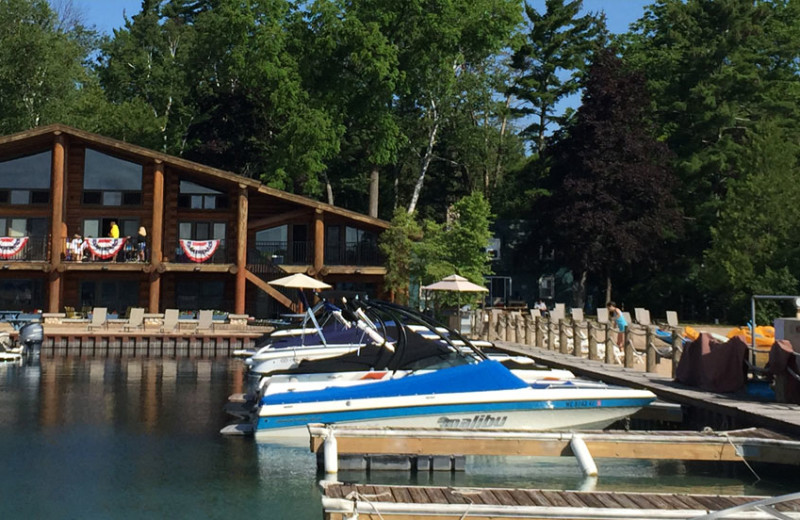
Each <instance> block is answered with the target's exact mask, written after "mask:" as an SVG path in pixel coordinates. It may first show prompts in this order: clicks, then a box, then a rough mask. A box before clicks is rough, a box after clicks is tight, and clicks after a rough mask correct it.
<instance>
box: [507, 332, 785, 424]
mask: <svg viewBox="0 0 800 520" xmlns="http://www.w3.org/2000/svg"><path fill="white" fill-rule="evenodd" d="M496 345H497V347H498V348H501V349H503V350H505V351H507V352H509V353H514V354H522V355H525V356H528V357H531V358H533V359H534V360H536V361H537V362H539V363H542V364H544V365H547V366H550V367H554V368H563V369H567V370H571V371H572V372H573V373H575V374H576V375H579V376H583V377H587V378H591V379H595V380H599V381H605V382H607V383H612V384H618V385H624V386H628V387H632V388H644V389H647V390H650V391H651V392H653V393H654V394H656V395H657V396H658V397H659V398H660V399H664V400H666V401H671V402H673V403H678V404H681V405H684V406H685V407H686V411H687V414H686V415H687V422H686V423H685V426H688V427H693V428H702V427H704V426H711V427H712V428H716V429H735V428H749V427H759V428H768V429H770V430H775V431H779V432H781V433H785V434H787V435H791V436H796V437H800V405H794V404H786V403H775V402H767V401H764V400H759V399H758V398H756V397H753V396H749V395H743V394H718V393H712V392H705V391H703V390H700V389H698V388H695V387H690V386H686V385H682V384H680V383H677V382H675V381H674V380H673V379H672V378H671V377H668V376H664V375H660V374H657V373H648V372H643V371H640V370H635V369H630V368H624V367H622V366H620V365H608V364H604V363H602V362H601V361H594V360H589V359H585V358H581V357H576V356H572V355H568V354H560V353H558V352H555V351H552V350H546V349H542V348H537V347H532V346H528V345H521V344H517V343H509V342H498V343H497V344H496Z"/></svg>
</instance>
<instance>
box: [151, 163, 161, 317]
mask: <svg viewBox="0 0 800 520" xmlns="http://www.w3.org/2000/svg"><path fill="white" fill-rule="evenodd" d="M163 237H164V163H163V162H162V161H156V162H155V164H154V167H153V215H152V228H151V229H150V265H151V267H152V269H151V272H150V290H149V292H148V295H149V296H148V300H149V301H148V305H147V308H148V310H149V311H150V312H158V310H159V307H160V306H161V272H160V271H159V269H158V267H159V266H160V265H161V262H162V260H163V259H164V253H163Z"/></svg>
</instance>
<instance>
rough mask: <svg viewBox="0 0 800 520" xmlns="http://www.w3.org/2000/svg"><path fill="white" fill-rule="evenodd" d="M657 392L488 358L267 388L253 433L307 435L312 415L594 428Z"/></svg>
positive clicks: (451, 425) (322, 419)
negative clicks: (573, 379)
mask: <svg viewBox="0 0 800 520" xmlns="http://www.w3.org/2000/svg"><path fill="white" fill-rule="evenodd" d="M654 399H655V395H653V394H652V393H651V392H648V391H646V390H632V389H627V388H618V387H612V386H607V385H602V384H591V385H581V384H577V383H570V382H565V381H559V382H555V383H553V384H547V383H542V384H538V385H530V384H528V383H526V382H525V381H523V380H521V379H520V378H518V377H516V376H515V375H513V374H512V373H511V372H510V371H509V370H508V369H507V368H505V367H504V366H502V365H501V364H500V363H498V362H495V361H491V360H485V361H480V362H478V363H469V364H463V365H459V366H451V367H449V368H442V369H439V370H436V371H432V372H427V373H424V374H419V375H413V374H412V375H407V376H405V377H402V378H399V379H391V380H387V381H377V382H373V383H370V384H363V385H355V386H338V387H329V388H324V389H318V390H310V391H300V392H285V393H276V394H266V395H264V396H262V397H261V398H260V400H259V403H258V407H257V413H256V414H255V417H254V429H255V435H256V439H257V440H259V441H267V442H268V441H278V442H286V441H288V440H290V439H295V440H305V439H306V438H307V435H308V431H307V428H306V425H307V424H309V423H326V424H329V423H339V424H341V423H346V424H358V425H363V426H387V427H416V428H442V429H465V428H466V429H478V430H492V429H521V430H549V429H595V428H604V427H606V426H608V425H610V424H611V423H613V422H615V421H617V420H619V419H622V418H624V417H627V416H629V415H630V414H632V413H634V412H636V411H637V410H639V409H640V408H642V407H644V406H646V405H647V404H649V403H650V402H652V401H653V400H654Z"/></svg>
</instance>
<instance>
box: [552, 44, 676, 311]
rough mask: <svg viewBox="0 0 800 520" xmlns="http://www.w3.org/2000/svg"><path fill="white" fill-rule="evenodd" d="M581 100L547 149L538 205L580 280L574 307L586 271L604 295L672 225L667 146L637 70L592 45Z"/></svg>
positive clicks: (659, 244) (671, 181) (659, 242)
mask: <svg viewBox="0 0 800 520" xmlns="http://www.w3.org/2000/svg"><path fill="white" fill-rule="evenodd" d="M582 101H583V102H582V105H581V107H580V108H579V109H578V111H577V114H576V116H575V120H574V123H573V124H571V125H569V126H568V127H566V128H564V129H562V130H561V131H559V132H558V133H557V134H556V136H555V138H554V140H553V143H552V144H551V145H550V146H549V147H548V149H547V152H546V154H545V159H546V160H547V161H548V164H549V165H550V171H549V181H548V185H549V186H548V187H549V189H550V191H551V196H550V197H548V198H546V199H545V201H544V202H543V203H542V204H541V205H540V206H539V208H538V209H539V210H540V211H541V212H542V213H543V214H544V215H545V218H547V219H548V221H549V222H550V223H551V224H550V226H548V229H547V230H545V236H546V237H549V238H551V239H552V240H553V242H554V244H555V247H556V251H557V252H558V254H559V256H560V258H561V260H562V261H563V262H564V263H565V264H566V265H568V266H569V267H570V268H571V269H572V270H573V272H574V273H575V274H576V278H578V280H580V283H579V287H580V289H579V291H578V295H577V300H576V305H579V306H582V305H583V292H584V290H585V284H586V279H587V276H588V274H590V273H594V274H598V275H601V276H603V277H604V279H605V281H606V297H607V298H610V296H611V287H612V284H611V281H612V276H614V275H615V273H619V271H620V269H622V268H624V267H630V266H631V265H632V264H633V263H634V262H639V261H642V260H646V259H647V258H648V256H649V254H650V253H651V252H652V251H654V249H656V248H660V247H663V243H664V241H665V240H666V239H667V238H669V237H673V236H675V233H676V232H677V231H678V229H679V224H680V221H679V212H678V210H677V209H676V202H675V199H674V197H673V194H672V190H673V188H674V185H675V181H674V176H673V173H672V171H671V170H670V168H669V159H670V154H669V150H668V149H667V147H666V145H664V144H663V143H660V142H658V141H657V140H656V139H655V137H654V136H653V129H652V127H651V125H650V123H649V122H648V120H647V110H646V109H647V107H648V103H649V99H648V96H647V92H646V89H645V81H644V78H643V77H642V75H641V74H638V73H636V72H632V71H630V70H628V69H626V68H625V67H624V65H623V63H622V61H621V60H620V58H618V57H617V56H616V55H615V54H614V52H613V51H612V50H611V49H603V50H600V51H598V53H597V54H596V55H595V57H594V60H593V63H592V65H591V66H590V68H589V72H588V78H587V82H586V88H585V90H584V94H583V100H582Z"/></svg>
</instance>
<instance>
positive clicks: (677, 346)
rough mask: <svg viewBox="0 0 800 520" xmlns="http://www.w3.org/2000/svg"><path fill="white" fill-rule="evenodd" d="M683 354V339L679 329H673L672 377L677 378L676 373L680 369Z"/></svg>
mask: <svg viewBox="0 0 800 520" xmlns="http://www.w3.org/2000/svg"><path fill="white" fill-rule="evenodd" d="M682 354H683V341H682V339H681V335H680V333H679V332H678V329H672V377H673V378H675V373H676V372H677V371H678V363H680V362H681V355H682Z"/></svg>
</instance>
